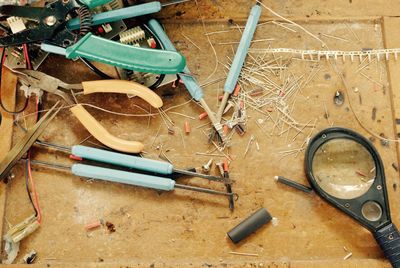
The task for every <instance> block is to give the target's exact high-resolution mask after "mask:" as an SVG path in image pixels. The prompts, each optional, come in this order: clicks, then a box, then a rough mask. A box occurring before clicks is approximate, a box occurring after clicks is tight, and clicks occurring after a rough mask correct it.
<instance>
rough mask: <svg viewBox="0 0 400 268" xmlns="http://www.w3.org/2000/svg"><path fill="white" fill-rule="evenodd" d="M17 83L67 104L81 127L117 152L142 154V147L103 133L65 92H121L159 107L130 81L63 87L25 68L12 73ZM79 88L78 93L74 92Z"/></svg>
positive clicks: (145, 90) (152, 95)
mask: <svg viewBox="0 0 400 268" xmlns="http://www.w3.org/2000/svg"><path fill="white" fill-rule="evenodd" d="M14 72H15V73H16V75H17V76H18V78H19V79H20V80H21V82H22V83H23V84H25V85H27V86H32V87H36V88H40V89H42V90H44V91H46V92H48V93H52V94H56V95H58V96H60V97H62V98H63V99H64V100H65V101H66V102H67V103H68V104H69V105H72V107H71V108H70V111H71V112H72V113H73V114H74V115H75V117H76V118H77V119H78V120H79V121H80V122H81V124H82V125H83V126H84V127H85V128H86V129H87V130H88V131H89V133H90V134H91V135H92V136H93V137H95V138H96V139H97V140H98V141H100V142H101V143H103V144H104V145H106V146H108V147H110V148H112V149H114V150H117V151H121V152H126V153H139V152H141V151H143V149H144V145H143V144H142V143H141V142H138V141H128V140H123V139H120V138H118V137H116V136H114V135H112V134H111V133H110V132H108V131H107V129H105V128H104V127H103V126H102V125H101V124H100V123H99V122H98V121H97V120H96V119H95V118H94V117H93V116H92V115H91V114H90V113H89V112H88V111H86V109H85V108H84V107H83V105H81V104H75V102H74V101H73V99H72V98H71V97H70V96H69V95H68V93H67V91H66V90H71V89H72V90H73V92H74V94H80V93H83V94H84V95H87V94H92V93H122V94H130V95H135V96H138V97H140V98H142V99H143V100H145V101H146V102H148V103H149V104H150V105H151V106H152V107H154V108H156V109H159V108H161V107H162V105H163V101H162V100H161V98H160V97H159V96H158V95H157V94H156V93H154V92H153V91H152V90H150V89H149V88H147V87H145V86H143V85H141V84H138V83H135V82H131V81H125V80H117V79H115V80H98V81H86V82H82V83H81V84H67V83H64V82H63V81H61V80H60V79H57V78H54V77H52V76H49V75H47V74H45V73H42V72H39V71H33V70H26V69H17V70H14ZM79 89H83V91H81V92H78V91H76V90H79Z"/></svg>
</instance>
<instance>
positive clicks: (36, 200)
mask: <svg viewBox="0 0 400 268" xmlns="http://www.w3.org/2000/svg"><path fill="white" fill-rule="evenodd" d="M27 161H28V178H29V182H30V184H31V189H32V193H33V204H34V206H35V208H36V211H37V221H38V222H39V223H42V211H41V209H40V206H39V197H38V194H37V192H36V186H35V183H34V182H33V177H32V169H31V153H30V151H28V159H27Z"/></svg>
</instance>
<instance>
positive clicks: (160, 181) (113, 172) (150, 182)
mask: <svg viewBox="0 0 400 268" xmlns="http://www.w3.org/2000/svg"><path fill="white" fill-rule="evenodd" d="M30 161H31V163H32V164H34V165H39V166H44V167H48V168H54V169H61V170H67V171H70V172H71V173H72V174H74V175H76V176H79V177H84V178H90V179H97V180H103V181H110V182H117V183H122V184H129V185H134V186H140V187H145V188H151V189H155V190H162V191H173V190H174V189H175V188H180V189H185V190H189V191H196V192H202V193H208V194H215V195H224V196H235V197H236V199H237V197H238V195H237V194H235V193H226V192H221V191H216V190H212V189H208V188H203V187H197V186H191V185H184V184H178V183H176V182H175V181H174V180H172V179H167V178H163V177H156V176H150V175H145V174H140V173H132V172H127V171H122V170H117V169H110V168H103V167H98V166H92V165H85V164H73V165H72V166H67V165H61V164H53V163H48V162H43V161H38V160H30Z"/></svg>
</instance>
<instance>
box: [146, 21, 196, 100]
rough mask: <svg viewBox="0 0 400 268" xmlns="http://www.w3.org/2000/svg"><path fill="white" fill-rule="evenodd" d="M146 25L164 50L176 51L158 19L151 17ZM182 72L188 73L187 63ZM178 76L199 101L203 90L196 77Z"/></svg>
mask: <svg viewBox="0 0 400 268" xmlns="http://www.w3.org/2000/svg"><path fill="white" fill-rule="evenodd" d="M148 26H149V28H150V29H151V30H152V31H153V33H154V34H155V35H157V37H158V39H159V40H160V42H161V44H162V45H163V46H164V49H165V50H169V51H176V48H175V47H174V45H173V44H172V42H171V41H170V40H169V38H168V36H167V34H166V33H165V32H164V30H163V28H162V27H161V25H160V24H159V23H158V21H156V20H154V19H152V20H150V21H149V22H148ZM183 72H184V73H188V74H189V73H190V71H189V68H188V67H187V65H186V66H185V68H184V69H183ZM180 78H181V79H182V81H183V83H184V84H185V86H186V88H187V90H188V91H189V93H190V95H191V96H192V97H193V99H195V100H196V101H200V99H202V98H203V90H202V89H201V88H200V86H199V85H198V84H197V82H196V79H194V77H192V76H187V75H181V76H180Z"/></svg>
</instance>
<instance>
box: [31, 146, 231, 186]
mask: <svg viewBox="0 0 400 268" xmlns="http://www.w3.org/2000/svg"><path fill="white" fill-rule="evenodd" d="M36 144H38V145H40V146H44V147H48V148H53V149H55V150H59V151H62V152H65V153H70V154H72V155H74V156H77V157H81V158H83V159H88V160H93V161H98V162H102V163H108V164H113V165H117V166H122V167H127V168H134V169H138V170H143V171H149V172H155V173H158V174H164V175H170V174H172V173H174V172H175V173H180V174H184V175H189V176H193V177H199V178H203V179H207V180H210V181H218V182H223V183H230V182H231V181H230V180H229V179H226V178H223V177H218V176H212V175H207V174H202V173H197V172H192V171H188V170H183V169H177V168H175V167H174V166H173V165H172V164H170V163H167V162H163V161H158V160H153V159H147V158H143V157H138V156H133V155H127V154H121V153H116V152H111V151H107V150H102V149H96V148H91V147H87V146H82V145H75V146H72V147H65V146H61V145H56V144H52V143H48V142H42V141H37V142H36Z"/></svg>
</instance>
